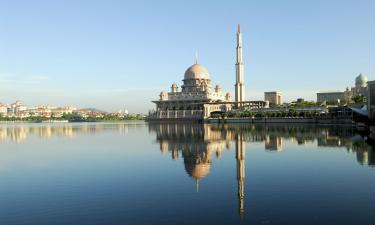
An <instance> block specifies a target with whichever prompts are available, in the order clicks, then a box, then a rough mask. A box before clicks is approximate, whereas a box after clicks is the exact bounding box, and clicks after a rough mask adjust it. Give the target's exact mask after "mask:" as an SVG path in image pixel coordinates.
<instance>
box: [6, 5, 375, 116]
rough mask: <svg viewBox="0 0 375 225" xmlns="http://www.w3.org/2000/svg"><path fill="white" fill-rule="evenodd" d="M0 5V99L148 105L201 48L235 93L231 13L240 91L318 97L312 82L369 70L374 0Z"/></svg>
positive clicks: (373, 54)
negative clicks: (240, 53)
mask: <svg viewBox="0 0 375 225" xmlns="http://www.w3.org/2000/svg"><path fill="white" fill-rule="evenodd" d="M197 5H198V6H197ZM239 5H240V6H241V7H239ZM0 6H1V7H0V8H2V13H1V14H0V23H1V24H2V27H3V29H2V30H1V31H0V36H1V40H0V50H1V51H0V87H1V88H0V96H1V97H0V102H13V101H14V100H17V99H21V100H23V101H24V102H25V103H27V104H29V105H40V104H50V105H76V106H81V107H95V108H99V109H103V110H106V111H114V110H117V109H119V108H128V109H129V111H133V112H143V113H145V112H147V111H148V110H149V109H152V108H153V105H152V103H151V100H153V99H154V97H155V95H157V94H159V92H160V90H163V89H165V87H168V86H170V83H171V81H173V82H176V83H177V84H180V83H181V80H180V79H181V76H182V74H183V73H184V71H185V69H186V68H187V67H188V66H189V65H191V64H192V63H193V62H194V54H195V52H196V51H198V52H199V58H200V63H201V64H202V65H204V66H205V67H206V68H207V69H208V71H209V72H210V75H211V77H212V79H213V80H215V84H216V82H217V83H220V84H221V85H222V88H223V89H225V90H228V91H230V92H231V93H232V96H234V85H233V79H234V77H235V65H234V64H235V54H234V50H235V47H236V46H235V42H234V41H233V40H234V37H235V35H234V32H235V30H236V26H237V24H238V23H240V24H241V31H242V33H243V39H244V40H243V45H244V64H245V85H246V97H247V98H246V99H247V100H261V99H263V94H264V92H265V91H282V92H283V95H284V96H283V98H284V100H285V101H292V100H295V99H296V98H298V97H302V98H305V99H306V100H315V98H316V93H317V92H319V91H324V90H341V91H342V90H344V88H345V87H347V86H350V85H352V84H353V78H354V77H356V76H357V75H358V74H359V73H363V74H365V75H367V76H368V77H369V80H373V79H374V74H375V69H374V67H373V65H372V64H373V61H374V59H375V47H374V45H373V43H372V42H373V41H372V40H374V37H375V31H374V30H373V29H372V27H374V25H375V16H374V15H373V14H372V12H371V9H372V8H373V6H375V4H374V3H373V2H371V1H361V2H360V3H358V2H355V1H351V2H349V3H348V2H346V3H342V2H340V1H330V2H329V3H326V2H324V1H314V2H311V3H299V2H298V1H287V2H283V3H279V2H276V1H272V2H268V3H265V2H263V3H259V2H257V3H255V2H250V3H248V2H245V1H237V2H236V3H232V4H229V3H226V4H224V3H215V2H213V1H208V2H205V3H201V2H198V1H190V2H189V3H188V4H186V3H185V4H183V5H182V4H179V3H170V2H167V1H161V2H158V4H157V5H155V4H152V2H146V1H143V2H142V3H124V2H121V1H111V4H107V3H106V2H104V1H94V2H93V1H90V2H88V1H87V2H84V1H81V2H80V3H76V2H74V1H70V2H69V3H67V2H64V3H60V4H58V3H55V2H54V3H51V2H48V1H45V2H44V1H43V4H33V3H31V2H27V1H12V2H10V1H9V2H3V3H0ZM21 15H22V16H21ZM223 15H226V16H223Z"/></svg>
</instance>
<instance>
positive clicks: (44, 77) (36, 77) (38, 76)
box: [28, 75, 50, 81]
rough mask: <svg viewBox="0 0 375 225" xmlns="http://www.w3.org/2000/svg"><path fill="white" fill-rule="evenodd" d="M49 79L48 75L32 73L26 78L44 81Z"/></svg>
mask: <svg viewBox="0 0 375 225" xmlns="http://www.w3.org/2000/svg"><path fill="white" fill-rule="evenodd" d="M49 79H50V78H49V76H45V75H32V76H29V77H28V80H30V81H45V80H49Z"/></svg>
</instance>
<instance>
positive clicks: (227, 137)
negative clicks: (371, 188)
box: [149, 124, 375, 218]
mask: <svg viewBox="0 0 375 225" xmlns="http://www.w3.org/2000/svg"><path fill="white" fill-rule="evenodd" d="M149 131H150V132H151V133H155V134H156V140H157V142H158V143H159V144H160V150H161V151H162V152H163V153H167V152H169V153H170V154H171V157H172V159H173V160H176V159H178V158H179V156H180V155H182V157H183V162H184V166H185V170H186V172H187V174H188V175H189V176H190V177H192V178H193V179H194V180H195V181H196V183H197V188H198V184H199V181H200V180H201V179H202V178H204V177H205V176H208V175H209V173H210V168H211V166H212V155H216V157H217V158H218V159H220V157H221V154H222V152H223V151H224V150H225V149H228V150H229V149H231V144H232V142H234V143H235V151H236V152H235V153H236V164H237V187H238V190H237V193H238V212H239V214H240V217H241V218H242V217H243V215H244V211H245V203H244V199H245V198H244V197H245V158H246V143H247V142H248V143H262V142H263V143H264V149H265V151H271V152H280V151H282V150H283V148H284V146H283V145H284V143H285V142H294V143H296V144H297V145H305V144H312V145H316V146H317V147H320V148H319V149H321V148H323V149H327V151H328V150H329V149H331V148H341V149H344V150H346V151H348V152H352V153H355V154H356V158H357V161H358V162H359V163H360V164H361V165H366V166H374V165H375V154H374V147H373V146H370V145H368V144H367V143H366V142H365V141H364V139H363V138H362V137H361V136H359V135H357V134H356V133H355V130H354V129H353V128H350V127H340V128H335V127H321V126H306V125H301V126H298V125H293V126H289V125H271V126H268V125H267V126H266V125H208V124H205V125H198V124H149ZM197 191H198V189H197Z"/></svg>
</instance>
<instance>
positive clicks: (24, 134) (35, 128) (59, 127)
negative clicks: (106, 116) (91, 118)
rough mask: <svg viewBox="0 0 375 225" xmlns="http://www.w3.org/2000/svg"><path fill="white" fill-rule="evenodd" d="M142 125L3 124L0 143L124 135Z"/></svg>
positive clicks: (0, 127)
mask: <svg viewBox="0 0 375 225" xmlns="http://www.w3.org/2000/svg"><path fill="white" fill-rule="evenodd" d="M145 126H146V125H145V124H143V123H138V124H137V123H124V124H120V123H118V124H105V123H92V124H74V123H66V124H42V123H41V124H14V125H13V124H11V125H9V124H3V125H2V126H0V143H1V142H7V141H10V142H14V143H16V144H20V143H22V142H23V141H25V140H26V139H27V138H29V137H38V138H41V139H49V138H52V137H67V138H73V137H75V136H77V135H80V134H90V133H91V134H93V133H98V132H105V131H115V132H118V133H121V134H126V133H128V132H129V129H134V128H140V127H145Z"/></svg>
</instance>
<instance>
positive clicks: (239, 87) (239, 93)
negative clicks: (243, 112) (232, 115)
mask: <svg viewBox="0 0 375 225" xmlns="http://www.w3.org/2000/svg"><path fill="white" fill-rule="evenodd" d="M235 87H236V96H235V101H236V103H237V106H238V107H240V106H241V105H242V104H241V103H242V102H243V101H245V83H244V74H243V61H242V33H241V29H240V25H239V24H238V28H237V47H236V84H235Z"/></svg>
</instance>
